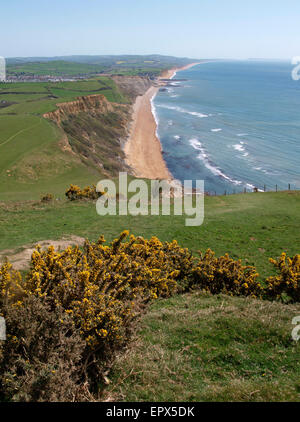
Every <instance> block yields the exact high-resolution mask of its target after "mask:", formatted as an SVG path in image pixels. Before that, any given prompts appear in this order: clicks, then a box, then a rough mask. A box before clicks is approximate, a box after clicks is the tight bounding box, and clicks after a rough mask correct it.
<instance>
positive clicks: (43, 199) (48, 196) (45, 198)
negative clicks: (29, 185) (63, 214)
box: [41, 193, 54, 202]
mask: <svg viewBox="0 0 300 422" xmlns="http://www.w3.org/2000/svg"><path fill="white" fill-rule="evenodd" d="M53 199H54V197H53V195H52V193H46V195H44V196H42V197H41V202H52V201H53Z"/></svg>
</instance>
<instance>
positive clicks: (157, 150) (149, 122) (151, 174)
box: [124, 62, 200, 180]
mask: <svg viewBox="0 0 300 422" xmlns="http://www.w3.org/2000/svg"><path fill="white" fill-rule="evenodd" d="M197 64H200V63H199V62H197V63H190V64H189V65H186V66H183V67H181V68H173V69H169V70H166V71H165V72H163V73H162V75H161V76H160V77H159V78H158V79H159V80H160V79H172V78H174V76H175V75H176V73H177V72H179V71H181V70H186V69H189V68H191V67H193V66H196V65H197ZM159 88H160V87H159V86H152V87H151V88H149V89H148V91H147V92H146V93H145V94H144V95H141V96H138V97H137V98H136V101H135V103H134V105H133V113H132V124H131V128H130V134H129V137H128V140H127V142H126V144H125V147H124V152H125V156H126V163H127V164H128V165H129V166H130V167H131V169H132V171H133V174H134V175H135V176H136V177H139V178H146V179H167V180H172V179H174V178H173V176H172V174H171V173H170V171H169V169H168V167H167V165H166V162H165V160H164V158H163V153H162V146H161V143H160V140H159V138H158V136H157V121H156V118H155V112H154V110H153V100H154V98H155V96H156V94H157V93H158V91H159Z"/></svg>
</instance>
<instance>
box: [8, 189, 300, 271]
mask: <svg viewBox="0 0 300 422" xmlns="http://www.w3.org/2000/svg"><path fill="white" fill-rule="evenodd" d="M45 193H46V192H45ZM299 210H300V192H278V193H265V194H263V193H257V194H254V193H253V194H250V193H249V194H244V195H243V194H241V195H231V196H226V197H224V196H220V197H206V198H205V220H204V224H203V225H202V226H201V227H185V222H184V219H185V217H184V216H182V217H181V216H177V217H172V218H170V217H168V216H148V217H147V216H136V217H133V216H126V217H122V216H106V217H100V216H99V215H98V214H97V213H96V207H95V204H94V203H91V202H76V203H74V202H72V203H70V202H66V201H65V200H64V199H63V197H61V200H59V201H54V203H53V204H50V205H48V204H46V205H45V204H41V203H40V202H28V203H1V207H0V250H3V249H11V248H18V247H20V246H22V245H26V244H30V243H34V242H37V241H40V240H47V239H52V240H56V239H60V238H62V237H63V236H65V235H69V234H72V235H78V236H82V237H86V238H89V239H91V240H96V239H97V238H98V237H99V235H100V234H104V235H105V237H106V238H107V240H112V239H113V238H115V237H117V236H118V235H119V234H120V232H121V231H122V230H125V229H128V230H130V231H131V232H132V233H134V234H135V235H141V236H144V237H147V238H150V237H151V236H153V235H156V236H158V237H159V238H160V239H161V240H163V241H164V240H167V241H170V240H172V239H177V240H178V242H179V243H180V244H181V245H182V246H185V247H188V248H190V249H191V250H192V251H193V253H196V252H197V251H198V250H202V251H204V250H206V249H207V248H211V249H213V250H214V251H215V252H216V254H217V255H222V254H224V253H226V252H228V253H229V254H230V255H231V256H232V257H233V258H235V259H237V258H242V259H243V261H244V262H245V263H247V264H250V265H256V266H257V269H258V271H259V273H260V274H261V276H262V277H265V276H267V275H270V273H272V271H273V267H272V266H271V264H270V263H269V262H268V259H269V257H277V256H279V255H280V254H281V252H283V251H285V252H287V253H288V254H289V255H295V254H296V253H299V249H300V230H299V228H300V226H299V216H300V211H299Z"/></svg>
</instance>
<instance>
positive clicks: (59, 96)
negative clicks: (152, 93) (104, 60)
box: [0, 77, 128, 200]
mask: <svg viewBox="0 0 300 422" xmlns="http://www.w3.org/2000/svg"><path fill="white" fill-rule="evenodd" d="M91 94H102V95H104V96H105V97H106V98H107V99H108V100H109V101H112V102H118V103H126V102H127V101H128V99H127V98H126V97H124V96H123V95H122V94H121V92H120V91H119V89H118V87H117V86H116V84H115V83H114V81H113V80H112V79H110V78H108V77H99V78H94V79H91V80H86V81H78V82H64V83H1V84H0V105H1V107H0V200H6V199H14V198H18V199H19V200H24V199H33V198H38V197H39V196H40V193H41V190H51V191H53V192H55V193H56V192H60V193H61V192H62V191H63V189H64V187H65V186H66V184H67V183H68V182H69V183H81V184H87V183H88V181H89V180H90V179H91V178H97V176H96V175H97V174H100V173H99V171H96V170H95V168H89V166H87V165H84V164H83V163H82V162H81V161H80V159H78V157H75V156H72V155H70V154H65V153H63V152H62V150H61V148H59V147H58V143H59V141H60V140H61V139H62V137H63V132H62V130H61V129H59V128H58V127H56V125H54V124H53V123H51V122H49V121H47V120H46V119H44V118H43V117H42V115H43V114H44V113H46V112H49V111H53V110H55V109H56V104H57V103H61V102H68V101H72V100H75V99H76V98H77V97H79V96H84V95H91Z"/></svg>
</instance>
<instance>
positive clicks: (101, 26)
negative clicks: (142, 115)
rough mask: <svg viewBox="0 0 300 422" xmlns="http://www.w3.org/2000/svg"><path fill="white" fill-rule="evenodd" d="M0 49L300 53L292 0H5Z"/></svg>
mask: <svg viewBox="0 0 300 422" xmlns="http://www.w3.org/2000/svg"><path fill="white" fill-rule="evenodd" d="M0 10H1V24H0V37H1V38H0V40H1V42H0V56H4V57H14V56H57V55H72V54H151V53H157V54H170V55H176V56H188V57H193V58H213V57H224V58H248V57H255V58H259V57H260V58H288V59H289V58H291V57H292V56H300V24H299V19H300V1H299V0H284V1H283V0H105V1H102V0H10V1H3V2H1V9H0Z"/></svg>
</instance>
